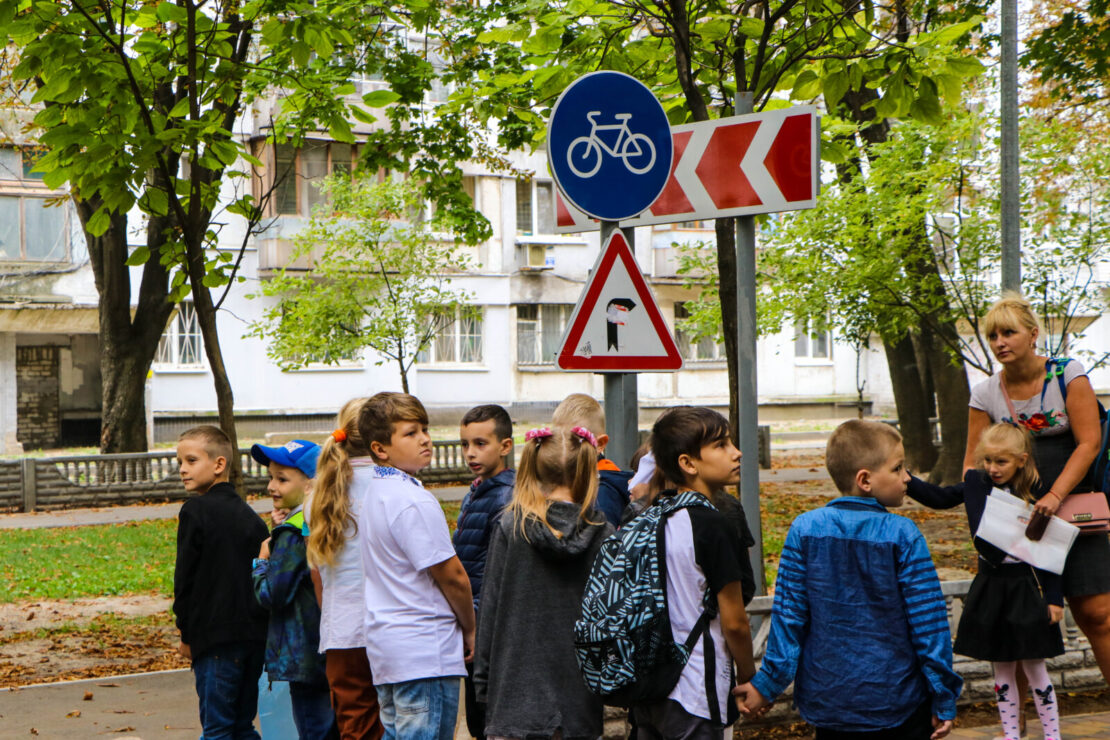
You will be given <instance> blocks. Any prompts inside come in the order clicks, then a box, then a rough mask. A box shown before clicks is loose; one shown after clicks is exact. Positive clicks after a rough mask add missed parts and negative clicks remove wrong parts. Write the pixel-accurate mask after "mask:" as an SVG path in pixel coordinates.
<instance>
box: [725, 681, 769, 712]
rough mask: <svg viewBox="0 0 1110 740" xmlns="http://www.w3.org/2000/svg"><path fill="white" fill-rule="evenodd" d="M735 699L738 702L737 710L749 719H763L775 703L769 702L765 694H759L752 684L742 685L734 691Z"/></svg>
mask: <svg viewBox="0 0 1110 740" xmlns="http://www.w3.org/2000/svg"><path fill="white" fill-rule="evenodd" d="M732 696H733V699H734V700H735V702H736V708H737V709H739V710H740V714H742V715H744V716H745V717H747V718H748V719H755V718H756V717H762V716H763V715H764V714H766V713H767V710H768V709H770V708H771V706H772V705H773V702H771V701H768V700H767V699H766V697H764V696H763V694H761V693H759V691H757V690H756V688H755V687H754V686H752V684H751V682H750V681H749V682H748V683H745V684H740V685H739V686H737V687H736V688H734V689H733V690H732Z"/></svg>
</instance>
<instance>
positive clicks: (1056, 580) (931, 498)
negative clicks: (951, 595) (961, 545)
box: [906, 470, 1064, 606]
mask: <svg viewBox="0 0 1110 740" xmlns="http://www.w3.org/2000/svg"><path fill="white" fill-rule="evenodd" d="M993 488H994V483H993V482H991V479H990V477H989V476H988V475H987V474H986V473H985V472H983V471H982V470H969V471H967V473H966V474H965V475H964V480H963V482H962V483H957V484H956V485H954V486H944V487H941V486H936V485H933V484H932V483H926V482H925V481H923V480H921V479H920V478H914V477H911V478H910V484H909V487H908V489H907V491H906V492H907V493H909V495H910V498H912V499H913V500H914V501H917V502H918V503H920V504H924V505H925V506H928V507H930V508H932V509H951V508H953V507H955V506H959V505H960V504H963V505H964V509H965V510H966V512H967V526H968V528H969V529H970V530H971V533H972V535H974V534H975V533H976V532H977V531H979V521H980V520H981V519H982V518H983V511H984V509H986V507H987V496H989V495H990V492H991V490H992V489H993ZM1046 493H1048V491H1047V490H1046V489H1044V488H1043V486H1042V490H1040V491H1037V492H1036V493H1035V495H1036V496H1037V498H1038V499H1039V498H1040V497H1041V496H1044V495H1045V494H1046ZM973 543H974V545H975V549H976V550H978V551H979V557H980V558H981V559H983V560H984V561H986V562H987V564H988V566H990V567H998V566H999V565H1001V564H1002V559H1003V558H1005V557H1006V553H1005V551H1003V550H1001V549H1000V548H998V547H995V546H994V545H992V544H991V543H989V542H987V541H986V540H981V539H979V538H978V537H975V538H974V540H973ZM1033 571H1034V572H1035V573H1036V574H1037V580H1038V581H1040V583H1041V587H1042V588H1044V594H1045V600H1047V601H1048V603H1049V604H1055V605H1056V606H1063V605H1064V591H1063V585H1062V583H1061V579H1060V576H1058V575H1056V574H1055V573H1050V572H1049V571H1047V570H1041V569H1040V568H1033Z"/></svg>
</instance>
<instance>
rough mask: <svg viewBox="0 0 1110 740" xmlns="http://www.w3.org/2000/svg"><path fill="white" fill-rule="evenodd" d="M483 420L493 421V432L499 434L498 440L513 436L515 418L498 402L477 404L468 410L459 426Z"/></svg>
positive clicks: (478, 422)
mask: <svg viewBox="0 0 1110 740" xmlns="http://www.w3.org/2000/svg"><path fill="white" fill-rule="evenodd" d="M483 421H492V422H493V433H494V434H496V435H497V441H498V442H501V441H503V440H506V439H509V438H510V437H512V436H513V420H512V417H510V416H509V412H508V411H506V410H505V409H504V408H503V407H501V406H498V405H497V404H496V403H487V404H485V405H483V406H475V407H474V408H472V409H470V411H467V412H466V415H464V416H463V418H462V421H460V422H459V426H464V427H465V426H466V425H467V424H480V423H482V422H483Z"/></svg>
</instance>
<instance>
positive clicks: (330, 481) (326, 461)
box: [307, 398, 370, 566]
mask: <svg viewBox="0 0 1110 740" xmlns="http://www.w3.org/2000/svg"><path fill="white" fill-rule="evenodd" d="M366 400H367V399H365V398H356V399H353V400H351V401H348V402H347V403H346V404H344V405H343V408H342V409H341V410H340V412H339V416H338V418H337V419H336V431H335V432H333V433H332V436H330V437H328V439H327V441H326V442H324V446H323V447H322V448H321V449H320V458H319V460H317V462H316V484H315V486H314V487H313V491H312V497H311V499H309V504H308V513H309V519H308V521H309V535H308V543H307V549H308V562H309V563H311V564H312V565H315V566H318V565H334V564H335V556H336V554H337V553H338V552H339V551H340V550H341V549H342V548H343V545H344V543H345V542H346V541H347V538H348V537H350V536H351V535H352V533H353V532H355V531H357V529H358V526H357V524H356V523H355V519H354V515H353V514H352V513H351V499H350V497H349V496H348V495H347V489H348V488H349V487H350V485H351V477H352V475H353V473H352V470H351V458H352V457H365V456H366V455H369V454H370V451H369V449H368V448H367V446H366V444H365V443H364V442H363V440H362V436H361V435H360V434H359V432H358V416H359V412H360V411H361V410H362V407H363V405H364V404H365V403H366Z"/></svg>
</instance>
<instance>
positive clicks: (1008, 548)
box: [975, 488, 1079, 574]
mask: <svg viewBox="0 0 1110 740" xmlns="http://www.w3.org/2000/svg"><path fill="white" fill-rule="evenodd" d="M1032 516H1033V506H1032V504H1029V503H1026V502H1025V501H1022V500H1021V499H1019V498H1017V497H1016V496H1012V495H1010V494H1008V493H1006V492H1005V491H1003V490H1000V489H998V488H996V489H994V490H993V491H991V495H989V496H987V505H986V508H985V509H984V510H983V518H982V519H981V520H980V521H979V530H978V531H977V532H976V533H975V536H976V537H981V538H982V539H984V540H986V541H987V542H989V543H991V544H992V545H994V546H995V547H998V548H999V549H1001V550H1003V551H1005V552H1007V553H1009V554H1010V555H1011V556H1013V557H1015V558H1017V559H1018V560H1023V561H1025V562H1026V563H1029V564H1030V565H1035V566H1036V567H1038V568H1041V569H1043V570H1047V571H1050V572H1052V573H1057V574H1060V573H1063V572H1064V561H1065V560H1067V557H1068V550H1070V549H1071V546H1072V543H1074V542H1075V538H1076V537H1077V536H1078V535H1079V527H1076V526H1074V525H1071V524H1068V523H1067V522H1065V521H1064V520H1063V519H1060V518H1059V517H1055V516H1054V517H1052V519H1050V520H1049V522H1048V527H1046V528H1045V532H1044V536H1043V537H1041V539H1040V540H1038V541H1037V542H1034V541H1033V540H1031V539H1029V538H1028V537H1026V536H1025V528H1026V527H1027V526H1028V525H1029V519H1030V518H1031V517H1032Z"/></svg>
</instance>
